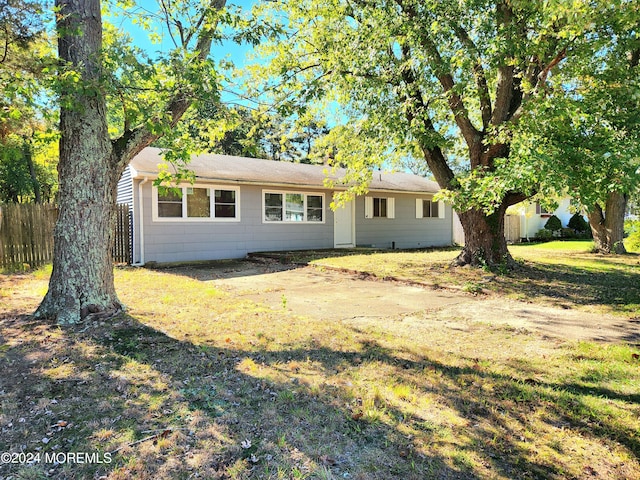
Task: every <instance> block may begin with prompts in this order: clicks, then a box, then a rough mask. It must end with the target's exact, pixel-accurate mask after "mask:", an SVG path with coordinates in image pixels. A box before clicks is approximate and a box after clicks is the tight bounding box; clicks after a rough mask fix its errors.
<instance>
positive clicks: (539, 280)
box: [500, 260, 640, 313]
mask: <svg viewBox="0 0 640 480" xmlns="http://www.w3.org/2000/svg"><path fill="white" fill-rule="evenodd" d="M598 261H600V260H598ZM500 280H501V281H500V289H501V290H503V291H504V292H505V293H512V294H519V295H525V296H526V297H527V298H536V297H547V298H551V299H557V303H559V304H562V302H563V301H564V302H569V303H573V304H576V305H606V306H610V307H611V308H612V309H613V310H614V311H619V312H625V313H627V312H632V311H634V310H635V309H636V308H637V305H638V303H639V302H640V268H639V269H638V271H637V272H631V271H628V270H627V271H625V269H623V268H620V269H616V270H608V271H606V272H594V271H593V270H592V269H589V268H579V267H572V266H568V265H558V264H550V263H543V262H535V263H533V262H524V263H523V264H521V265H520V266H519V267H518V268H517V270H516V271H515V272H511V273H508V274H507V275H505V276H504V277H501V278H500ZM505 280H506V281H505Z"/></svg>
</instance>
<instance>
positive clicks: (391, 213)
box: [387, 197, 396, 218]
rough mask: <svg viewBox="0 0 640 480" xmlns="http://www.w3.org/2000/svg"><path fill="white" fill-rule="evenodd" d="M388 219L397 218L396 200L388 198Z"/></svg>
mask: <svg viewBox="0 0 640 480" xmlns="http://www.w3.org/2000/svg"><path fill="white" fill-rule="evenodd" d="M387 218H396V199H395V198H393V197H387Z"/></svg>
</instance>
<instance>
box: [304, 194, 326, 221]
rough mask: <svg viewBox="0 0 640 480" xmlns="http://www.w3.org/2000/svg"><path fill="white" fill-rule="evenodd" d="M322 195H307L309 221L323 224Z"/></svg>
mask: <svg viewBox="0 0 640 480" xmlns="http://www.w3.org/2000/svg"><path fill="white" fill-rule="evenodd" d="M322 220H323V217H322V195H307V221H309V222H322Z"/></svg>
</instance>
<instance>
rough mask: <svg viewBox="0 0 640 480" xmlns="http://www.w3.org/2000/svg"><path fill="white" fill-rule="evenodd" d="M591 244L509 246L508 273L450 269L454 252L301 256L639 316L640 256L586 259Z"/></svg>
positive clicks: (466, 288) (387, 275) (325, 263)
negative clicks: (512, 262)
mask: <svg viewBox="0 0 640 480" xmlns="http://www.w3.org/2000/svg"><path fill="white" fill-rule="evenodd" d="M592 247H593V243H592V242H590V241H583V240H576V241H562V242H560V241H556V242H549V243H543V244H520V245H511V246H509V250H510V252H511V254H512V256H513V257H514V258H515V259H516V261H517V262H518V267H517V268H516V269H515V270H513V271H508V270H506V268H505V269H501V268H500V267H498V268H497V269H494V270H493V271H490V270H488V269H478V268H469V267H463V268H452V267H451V266H450V264H451V261H452V260H453V259H454V258H455V256H456V255H457V254H458V252H459V250H458V249H436V250H424V251H398V252H394V251H386V252H379V251H364V252H361V253H357V252H352V251H351V252H348V254H347V255H344V256H337V255H335V254H332V255H330V256H324V257H322V256H320V255H319V254H315V255H314V254H310V255H309V256H308V257H305V256H303V255H301V256H300V260H308V261H310V262H311V264H313V265H315V266H317V267H319V268H323V267H326V268H337V269H343V270H347V271H354V272H364V273H366V274H370V275H374V276H376V277H378V278H391V279H398V280H405V281H411V282H418V283H423V284H427V285H431V286H436V287H438V286H440V287H446V288H455V289H461V290H463V291H466V292H468V293H473V294H483V293H494V294H500V295H506V296H508V297H510V298H513V299H516V300H524V301H534V302H538V303H544V304H547V305H552V306H559V307H565V308H566V307H568V306H571V307H572V308H573V307H578V308H584V309H587V310H590V311H597V312H602V313H614V314H622V315H629V314H637V312H638V311H640V255H638V254H637V253H630V254H627V255H618V256H605V255H599V254H593V253H590V252H591V249H592Z"/></svg>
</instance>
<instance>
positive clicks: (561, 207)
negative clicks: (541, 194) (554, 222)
mask: <svg viewBox="0 0 640 480" xmlns="http://www.w3.org/2000/svg"><path fill="white" fill-rule="evenodd" d="M570 207H571V199H570V198H569V197H565V198H563V199H561V200H560V201H559V202H558V208H556V209H555V210H553V211H551V212H550V211H546V210H545V209H544V208H543V207H542V206H541V205H540V204H539V203H537V202H531V201H524V202H520V203H518V204H517V205H513V206H512V207H509V209H508V210H507V216H508V217H517V218H518V219H519V220H520V221H519V229H518V228H517V227H516V228H515V230H517V231H518V233H517V235H516V234H515V231H514V229H511V232H513V233H512V234H511V235H509V232H508V231H507V228H506V226H505V234H506V235H507V240H509V241H511V242H517V241H520V239H526V240H529V239H532V238H534V237H535V236H536V233H537V232H538V231H539V230H541V229H543V228H544V226H545V224H546V223H547V220H549V217H551V216H552V215H555V216H556V217H558V218H559V219H560V221H561V222H562V226H563V227H566V226H567V224H568V223H569V220H570V219H571V217H572V216H573V213H572V212H571V208H570ZM513 220H515V219H513ZM513 220H511V221H512V222H513ZM515 223H518V222H515ZM516 236H517V237H519V238H509V237H516Z"/></svg>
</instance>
